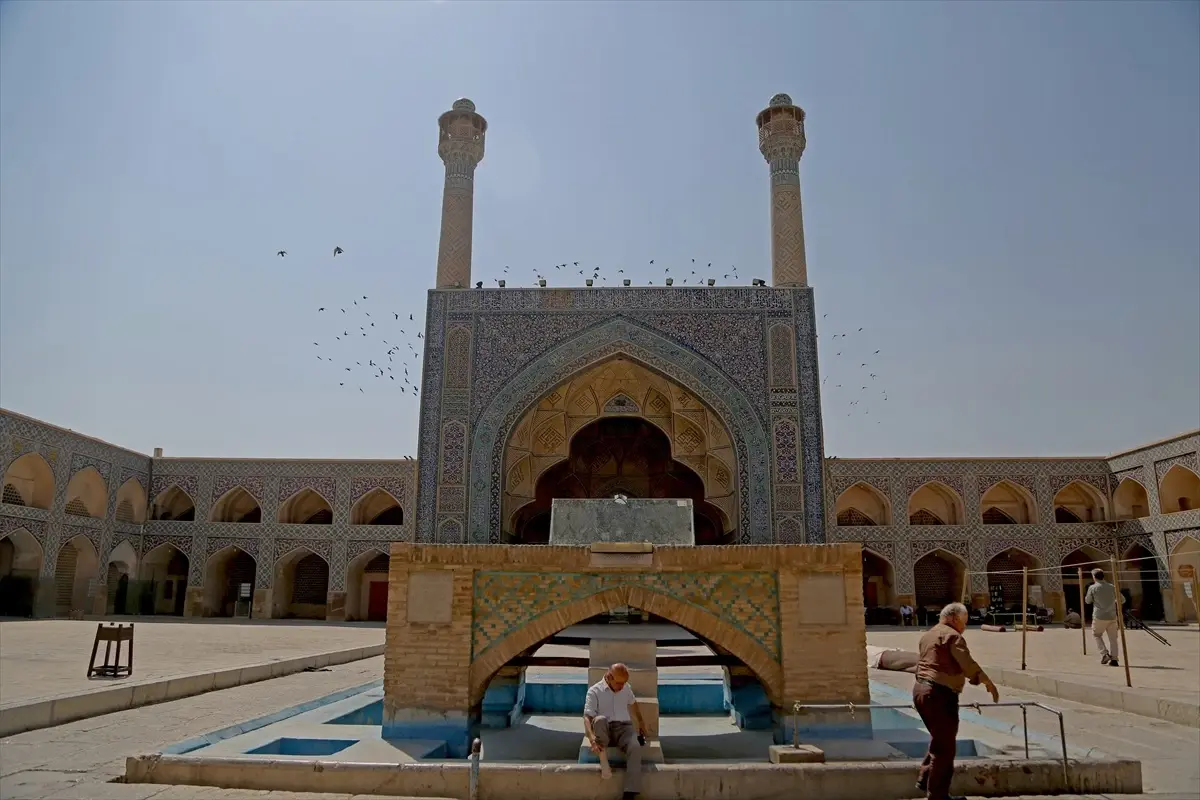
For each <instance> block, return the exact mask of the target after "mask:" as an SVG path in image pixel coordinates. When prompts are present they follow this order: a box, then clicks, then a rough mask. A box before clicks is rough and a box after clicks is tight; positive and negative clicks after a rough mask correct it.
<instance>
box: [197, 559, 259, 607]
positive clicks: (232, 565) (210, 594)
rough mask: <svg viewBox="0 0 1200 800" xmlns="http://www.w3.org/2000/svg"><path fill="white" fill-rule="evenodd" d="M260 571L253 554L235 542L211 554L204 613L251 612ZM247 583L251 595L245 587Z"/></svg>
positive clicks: (205, 582)
mask: <svg viewBox="0 0 1200 800" xmlns="http://www.w3.org/2000/svg"><path fill="white" fill-rule="evenodd" d="M257 571H258V565H257V562H255V560H254V557H253V556H251V555H250V554H249V553H247V552H246V551H245V550H242V549H241V548H240V547H237V546H236V545H230V546H229V547H224V548H222V549H220V550H218V551H217V552H215V553H213V554H212V555H211V556H209V557H208V561H207V562H205V564H204V616H206V617H235V616H237V617H243V616H249V615H250V605H251V603H252V602H253V596H254V578H255V574H256V573H257ZM247 585H248V586H249V592H250V597H249V598H247V597H245V596H244V593H243V591H242V587H244V586H247Z"/></svg>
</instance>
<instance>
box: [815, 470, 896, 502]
mask: <svg viewBox="0 0 1200 800" xmlns="http://www.w3.org/2000/svg"><path fill="white" fill-rule="evenodd" d="M860 483H861V484H863V485H864V486H868V487H870V488H871V489H874V490H875V491H876V492H878V493H879V494H880V495H881V496H882V497H884V498H886V497H887V496H888V492H889V490H890V489H891V481H890V479H889V478H888V477H887V476H886V475H863V476H861V477H860V476H858V475H849V476H842V477H838V478H834V479H833V481H832V482H831V483H830V491H832V492H833V499H834V501H835V502H836V501H837V498H839V497H841V496H842V493H843V492H845V491H846V490H847V489H849V488H850V487H851V486H855V485H857V484H860Z"/></svg>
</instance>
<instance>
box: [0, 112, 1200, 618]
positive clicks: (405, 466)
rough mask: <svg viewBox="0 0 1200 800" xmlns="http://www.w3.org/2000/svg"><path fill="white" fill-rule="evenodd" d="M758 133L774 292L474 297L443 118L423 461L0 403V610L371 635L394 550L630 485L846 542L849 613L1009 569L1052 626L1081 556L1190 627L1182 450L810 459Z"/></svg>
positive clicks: (482, 535) (735, 532) (1189, 496)
mask: <svg viewBox="0 0 1200 800" xmlns="http://www.w3.org/2000/svg"><path fill="white" fill-rule="evenodd" d="M756 121H757V126H758V131H759V147H760V151H761V152H762V154H763V157H764V159H765V160H766V162H767V165H768V170H767V173H768V181H767V187H768V193H769V199H770V203H769V207H770V212H771V236H772V269H771V278H772V279H771V281H770V283H769V284H767V282H765V281H761V282H760V281H755V284H756V285H751V286H720V287H718V286H662V287H653V286H652V287H633V286H623V287H613V286H606V287H594V286H587V287H583V288H545V287H544V286H539V287H537V288H506V287H500V288H482V286H481V285H479V284H478V283H476V282H473V281H472V273H471V255H472V242H471V230H472V221H473V213H474V197H473V194H474V192H473V189H474V180H475V172H476V168H477V166H478V165H479V163H480V162H481V161H482V159H483V155H484V147H485V141H486V134H487V122H486V120H485V119H484V118H483V117H482V116H481V115H480V114H478V113H477V112H476V110H475V106H474V104H473V103H471V102H470V101H469V100H460V101H458V102H456V103H455V104H454V105H453V107H452V108H451V110H450V111H448V112H446V113H445V114H443V115H442V116H441V117H440V118H439V120H438V124H439V144H438V152H439V155H440V156H441V158H442V160H443V162H444V163H445V167H446V178H445V186H444V191H443V203H442V228H441V241H440V247H439V252H438V264H437V278H436V286H435V288H434V289H432V290H431V291H430V292H429V295H428V305H427V313H426V320H425V331H424V337H425V340H426V345H425V350H424V364H423V375H422V381H421V385H422V386H423V391H422V394H421V406H420V419H419V431H418V458H417V459H415V460H394V461H381V460H369V461H368V460H316V461H309V460H280V459H200V458H195V459H193V458H176V457H165V456H163V455H162V453H161V451H157V452H156V453H155V454H153V455H146V454H143V453H137V452H134V451H132V450H127V449H124V448H121V447H118V446H115V445H111V444H108V443H105V442H101V441H99V440H96V439H93V438H90V437H87V436H84V435H82V434H78V433H75V432H72V431H68V430H65V429H63V428H59V427H56V426H54V425H51V424H48V423H45V422H41V421H39V420H36V419H33V418H30V417H26V416H23V415H20V414H16V413H13V412H9V411H0V472H2V473H3V482H2V487H3V498H2V499H3V503H2V505H0V616H2V615H18V616H39V617H51V616H67V615H72V614H74V615H78V614H112V613H118V614H119V613H133V614H180V615H185V616H235V615H249V616H254V617H259V618H261V617H278V618H317V619H328V620H370V619H375V620H378V619H382V618H384V617H385V616H386V613H387V603H388V599H387V586H388V582H387V576H388V575H387V572H388V559H389V557H388V553H389V548H390V546H391V544H392V543H393V542H407V543H413V544H461V545H501V544H508V545H512V544H528V545H538V544H545V543H546V542H547V537H548V534H549V519H550V507H551V503H552V501H553V500H554V499H557V498H603V497H610V496H612V495H614V494H624V495H627V496H630V497H635V498H686V499H690V500H692V501H693V503H692V506H693V509H694V524H695V531H696V540H697V546H698V547H709V546H722V545H726V546H728V545H792V544H835V543H841V542H852V543H861V544H862V545H863V548H864V550H863V600H864V606H865V614H866V616H867V621H868V622H878V623H886V622H894V621H896V619H897V614H896V609H898V608H899V607H900V606H901V605H904V604H909V605H916V606H919V607H925V606H937V605H941V604H944V603H945V602H948V601H950V600H953V599H961V598H964V597H965V598H969V599H970V600H971V602H972V603H973V604H975V605H976V606H981V607H982V606H986V605H988V604H989V603H991V602H997V601H998V598H999V597H1000V596H1001V595H1002V596H1003V601H1004V603H1005V604H1006V605H1012V604H1013V601H1014V594H1015V602H1017V603H1019V601H1020V583H1021V576H1020V573H1021V570H1022V569H1023V568H1029V569H1030V570H1031V578H1030V584H1031V586H1033V587H1036V588H1035V589H1034V593H1033V599H1034V600H1035V601H1037V604H1038V605H1043V606H1045V607H1046V608H1047V609H1049V610H1050V612H1051V613H1052V614H1053V615H1054V616H1056V617H1061V616H1062V614H1063V613H1065V611H1066V610H1067V609H1068V608H1071V607H1077V606H1078V587H1077V585H1076V584H1077V575H1078V569H1079V567H1078V565H1080V564H1089V565H1090V564H1091V563H1093V562H1097V561H1101V560H1105V559H1108V558H1110V557H1112V556H1115V557H1117V558H1124V559H1136V560H1130V561H1128V562H1127V563H1126V564H1124V565H1123V566H1122V568H1121V577H1122V585H1123V588H1126V589H1128V590H1129V592H1130V594H1131V596H1132V599H1133V600H1134V607H1135V608H1136V609H1137V610H1138V611H1139V612H1140V613H1141V614H1142V616H1143V617H1145V618H1149V619H1164V618H1165V619H1168V620H1177V619H1195V618H1196V612H1195V605H1194V600H1193V599H1192V598H1190V597H1189V594H1188V593H1189V591H1192V590H1193V589H1194V587H1195V583H1194V580H1195V575H1196V573H1197V571H1200V452H1198V451H1200V431H1193V432H1191V433H1187V434H1183V435H1180V436H1176V437H1174V438H1171V439H1168V440H1165V441H1162V442H1158V443H1155V444H1152V445H1147V446H1145V447H1141V448H1138V449H1135V450H1131V451H1127V452H1122V453H1117V454H1114V455H1110V456H1097V457H1089V458H1036V459H1012V458H1006V459H990V458H975V459H840V458H828V457H826V455H825V451H824V443H823V441H822V422H821V398H820V382H819V379H818V375H819V370H818V351H817V339H816V325H815V317H816V314H815V306H814V297H813V289H812V287H811V286H809V284H808V278H807V263H806V258H805V249H804V226H803V216H802V204H801V195H800V175H799V165H800V160H801V156H802V154H803V152H804V147H805V136H804V122H805V114H804V111H803V110H801V109H800V108H799V107H797V106H795V105H794V104H793V103H792V101H791V99H790V98H789V97H787V95H776V96H775V97H774V98H772V100H771V102H770V104H769V105H768V107H767V108H766V109H764V110H763V111H762V112H761V113H760V114H759V115H758V117H757V120H756ZM1089 568H1090V567H1089ZM1014 576H1015V577H1014ZM1192 593H1193V594H1194V591H1192Z"/></svg>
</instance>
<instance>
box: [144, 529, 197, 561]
mask: <svg viewBox="0 0 1200 800" xmlns="http://www.w3.org/2000/svg"><path fill="white" fill-rule="evenodd" d="M164 544H169V545H171V546H172V547H174V548H175V549H176V550H178V551H179V552H181V553H183V554H184V555H185V556H187V557H188V558H189V560H190V559H191V555H192V537H190V536H171V535H164V534H155V535H153V536H143V537H142V549H141V552H140V553H138V556H139V557H141V558H144V557H145V556H147V555H148V554H149V553H150V552H151V551H152V550H154V548H156V547H161V546H162V545H164Z"/></svg>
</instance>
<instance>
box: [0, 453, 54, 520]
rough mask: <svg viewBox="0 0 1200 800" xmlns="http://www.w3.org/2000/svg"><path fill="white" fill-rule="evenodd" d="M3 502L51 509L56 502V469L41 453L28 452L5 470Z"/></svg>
mask: <svg viewBox="0 0 1200 800" xmlns="http://www.w3.org/2000/svg"><path fill="white" fill-rule="evenodd" d="M2 483H3V498H2V499H3V502H5V503H8V504H9V505H14V506H27V507H29V508H41V509H44V510H47V511H49V510H50V506H51V505H52V504H53V503H54V470H52V469H50V465H49V464H48V463H46V459H44V458H42V456H41V454H40V453H26V454H25V455H23V456H21V457H20V458H17V459H16V460H14V461H13V462H12V463H11V464H9V465H8V469H6V470H4V478H3V480H2Z"/></svg>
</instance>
